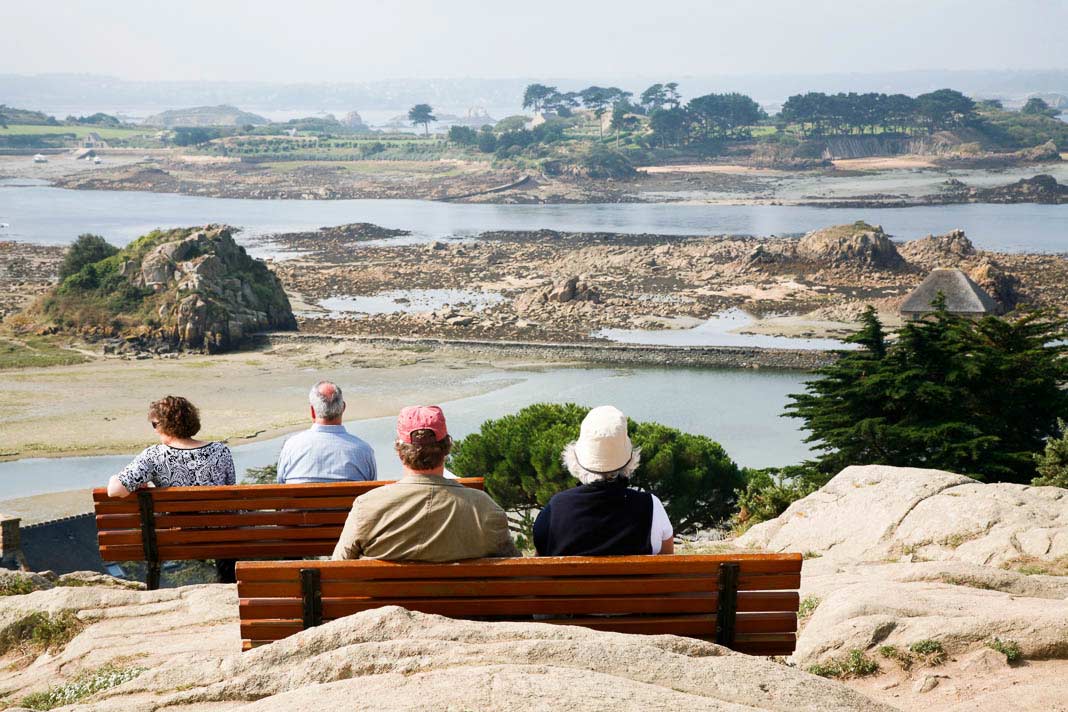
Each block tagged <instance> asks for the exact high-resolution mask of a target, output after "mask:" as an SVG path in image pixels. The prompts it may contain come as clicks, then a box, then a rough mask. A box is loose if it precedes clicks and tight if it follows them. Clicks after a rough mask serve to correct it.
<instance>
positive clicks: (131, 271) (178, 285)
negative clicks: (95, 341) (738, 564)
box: [40, 225, 297, 353]
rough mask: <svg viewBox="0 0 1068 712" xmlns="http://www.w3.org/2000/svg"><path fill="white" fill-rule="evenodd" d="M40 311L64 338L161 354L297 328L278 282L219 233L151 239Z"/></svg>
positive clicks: (68, 282)
mask: <svg viewBox="0 0 1068 712" xmlns="http://www.w3.org/2000/svg"><path fill="white" fill-rule="evenodd" d="M40 309H41V312H42V316H43V317H44V318H46V319H48V320H51V321H52V322H53V323H54V325H55V326H56V327H58V328H59V329H62V330H64V331H72V332H76V333H80V334H82V335H83V336H86V337H89V338H93V337H98V338H107V337H120V338H122V339H124V340H125V341H126V342H132V343H136V344H138V345H139V346H141V347H142V348H154V349H156V350H160V349H163V350H171V349H176V350H196V351H206V352H209V353H216V352H220V351H226V350H228V349H231V348H234V347H236V346H238V345H240V344H241V343H242V342H243V341H244V340H245V339H246V338H247V336H248V335H249V334H250V333H252V332H255V331H262V330H265V329H281V330H288V329H296V326H297V325H296V320H295V319H294V317H293V311H292V309H291V307H290V305H289V299H288V298H287V297H286V294H285V291H284V290H283V289H282V285H281V283H280V282H279V280H278V278H277V277H276V276H275V275H274V274H273V273H272V272H271V271H270V270H269V269H268V268H267V265H266V264H264V263H263V262H262V261H261V260H257V259H253V258H252V257H250V256H249V255H248V253H246V252H245V248H243V247H241V246H240V245H238V244H237V243H236V242H234V238H233V235H232V232H231V229H230V228H228V227H225V226H219V225H209V226H207V227H203V228H183V229H176V230H168V231H156V232H151V233H149V234H147V235H144V236H143V237H141V238H139V239H137V240H135V241H134V242H132V243H131V244H130V245H128V246H127V247H125V248H123V249H122V250H121V251H119V253H118V254H116V255H113V256H111V257H108V258H107V259H104V260H100V261H99V262H96V263H93V264H89V265H85V266H84V267H82V268H81V270H80V271H78V272H77V273H75V274H72V275H70V276H69V277H67V278H66V279H65V280H63V282H62V283H60V284H59V285H58V286H57V287H56V288H55V290H54V291H53V292H52V294H50V295H49V296H48V297H46V299H45V300H44V301H43V303H42V304H41V305H40Z"/></svg>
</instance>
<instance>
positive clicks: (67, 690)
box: [21, 664, 148, 710]
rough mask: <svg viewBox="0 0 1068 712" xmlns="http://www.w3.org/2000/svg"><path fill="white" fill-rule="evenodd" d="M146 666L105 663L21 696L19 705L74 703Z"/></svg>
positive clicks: (39, 706)
mask: <svg viewBox="0 0 1068 712" xmlns="http://www.w3.org/2000/svg"><path fill="white" fill-rule="evenodd" d="M147 669H148V668H143V667H131V668H119V667H115V666H114V665H110V664H109V665H105V666H104V667H102V668H99V669H98V670H94V671H92V672H89V673H85V674H83V675H79V676H78V677H77V678H75V679H74V680H72V681H71V682H68V683H66V684H64V685H59V686H58V687H50V688H48V689H47V690H46V691H44V692H35V693H33V694H32V695H26V696H25V697H23V698H22V701H21V705H22V706H23V707H28V708H29V709H31V710H50V709H53V708H55V707H63V706H66V705H70V704H74V703H75V702H77V701H78V700H81V699H83V698H86V697H89V696H90V695H95V694H96V693H98V692H101V691H103V690H108V689H110V688H112V687H118V686H119V685H122V684H123V683H126V682H129V681H130V680H133V679H134V678H135V677H137V676H138V675H140V674H141V673H143V672H144V671H145V670H147Z"/></svg>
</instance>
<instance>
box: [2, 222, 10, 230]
mask: <svg viewBox="0 0 1068 712" xmlns="http://www.w3.org/2000/svg"><path fill="white" fill-rule="evenodd" d="M9 227H11V223H0V230H6V229H8V228H9Z"/></svg>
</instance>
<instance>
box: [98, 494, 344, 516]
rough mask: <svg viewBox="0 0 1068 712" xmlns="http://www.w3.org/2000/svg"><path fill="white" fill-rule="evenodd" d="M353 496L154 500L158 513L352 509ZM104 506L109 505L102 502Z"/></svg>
mask: <svg viewBox="0 0 1068 712" xmlns="http://www.w3.org/2000/svg"><path fill="white" fill-rule="evenodd" d="M353 499H354V498H353V497H348V496H335V497H263V498H241V499H238V498H236V497H235V498H227V499H198V500H192V501H189V500H164V501H156V500H154V501H153V505H154V506H155V510H156V512H157V513H165V512H234V511H248V510H262V509H283V510H285V509H298V510H305V509H338V510H345V511H348V510H350V509H352V502H353ZM100 506H102V507H104V506H108V505H107V503H101V505H100Z"/></svg>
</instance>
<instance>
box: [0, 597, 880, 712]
mask: <svg viewBox="0 0 1068 712" xmlns="http://www.w3.org/2000/svg"><path fill="white" fill-rule="evenodd" d="M236 603H237V601H236V596H235V591H234V587H233V586H189V587H185V588H181V589H166V590H162V591H144V592H134V591H119V590H113V589H100V588H92V587H87V588H71V589H62V588H56V589H51V590H48V591H40V592H37V593H33V594H29V595H25V596H15V597H9V598H8V599H3V600H0V633H2V631H3V630H5V628H4V626H6V625H8V624H7V621H9V620H16V619H19V618H21V617H23V616H25V615H26V614H27V613H28V612H31V611H36V610H43V611H51V612H57V611H63V610H76V611H78V616H79V618H81V619H82V620H83V621H85V623H86V627H85V628H84V629H83V630H82V631H81V632H80V633H79V634H78V635H77V637H75V638H74V639H73V640H72V641H71V642H70V643H68V644H67V645H66V646H65V647H64V648H63V649H62V650H59V651H53V652H52V653H50V654H44V655H41V656H39V657H38V658H37V659H36V660H34V661H33V662H32V663H31V664H30V665H29V666H28V667H25V668H23V669H12V668H8V669H7V670H6V671H4V672H2V673H0V685H2V686H3V689H4V690H7V691H9V692H10V693H11V694H10V699H12V700H18V699H21V698H22V697H23V696H24V695H25V694H27V693H28V692H32V691H40V690H42V689H45V688H47V687H49V686H51V685H56V684H57V683H61V682H63V681H65V680H70V679H72V678H74V677H77V675H78V674H80V673H83V672H85V671H89V670H93V669H99V668H100V666H102V665H104V664H107V663H113V664H116V665H119V666H124V665H126V666H128V665H130V664H136V665H138V666H140V667H144V668H147V670H145V671H144V672H143V673H141V674H140V675H138V676H137V677H136V678H134V679H132V680H131V681H129V682H127V683H125V684H123V685H121V686H118V687H114V688H112V689H110V690H106V691H104V692H102V693H99V694H98V695H96V696H95V697H93V698H91V699H90V700H88V701H86V702H84V703H83V704H79V705H75V706H74V707H72V708H71V709H77V710H85V711H88V710H93V711H100V712H103V711H104V710H108V711H109V712H126V711H129V712H134V711H135V710H136V711H137V712H143V711H145V710H160V709H167V710H170V709H182V710H208V709H210V710H228V709H248V710H287V711H290V710H316V711H319V710H331V709H352V708H353V707H352V705H353V704H357V705H358V706H359V707H358V708H359V709H373V710H447V709H456V710H460V709H479V710H509V711H511V710H555V709H572V710H595V709H596V710H602V709H620V710H664V711H665V712H667V711H669V710H671V711H673V710H679V709H693V710H724V711H726V710H730V711H732V712H733V711H738V712H741V711H742V710H782V711H789V712H794V711H801V710H812V711H813V712H815V711H817V710H826V709H835V710H872V711H876V712H878V711H879V710H890V709H892V708H890V707H887V706H884V705H880V704H878V703H876V702H873V701H872V700H870V699H869V698H867V697H865V696H864V695H861V694H859V693H857V692H854V691H853V690H850V689H849V688H848V687H846V686H845V685H842V684H840V683H837V682H833V681H829V680H824V679H822V678H819V677H815V676H812V675H808V674H806V673H803V672H801V671H799V670H796V669H793V668H790V667H786V666H784V665H781V664H779V663H776V662H773V661H771V660H767V659H764V658H756V657H751V656H747V655H741V654H738V653H733V652H731V651H729V650H727V649H725V648H721V647H719V646H716V645H712V644H710V643H703V642H700V641H696V640H688V639H684V638H676V637H674V636H637V635H622V634H616V633H602V632H596V631H591V630H587V629H585V628H579V627H571V626H554V625H549V624H540V623H485V622H475V621H458V620H450V619H447V618H443V617H440V616H431V615H425V614H420V613H412V612H409V611H406V610H404V609H401V608H396V607H387V608H380V609H377V610H372V611H366V612H364V613H360V614H357V615H354V616H349V617H347V618H344V619H341V620H338V621H334V622H331V623H328V624H326V625H324V626H321V627H319V628H315V629H311V630H308V631H305V632H303V633H301V634H298V635H295V636H292V637H290V638H287V639H285V640H282V641H279V642H277V643H274V644H271V645H268V646H264V647H261V648H257V649H255V650H253V651H250V652H247V653H239V652H237V651H238V649H239V646H240V633H239V631H238V626H237V608H236Z"/></svg>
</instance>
